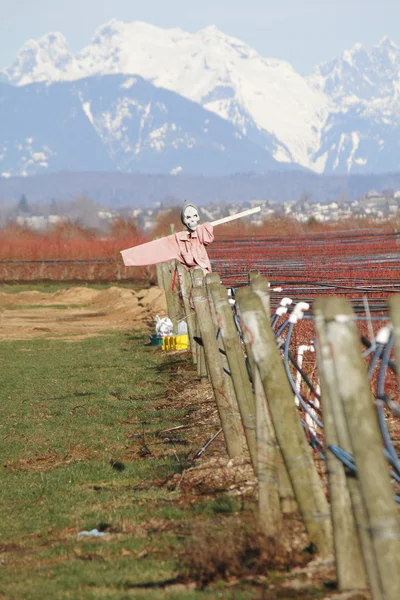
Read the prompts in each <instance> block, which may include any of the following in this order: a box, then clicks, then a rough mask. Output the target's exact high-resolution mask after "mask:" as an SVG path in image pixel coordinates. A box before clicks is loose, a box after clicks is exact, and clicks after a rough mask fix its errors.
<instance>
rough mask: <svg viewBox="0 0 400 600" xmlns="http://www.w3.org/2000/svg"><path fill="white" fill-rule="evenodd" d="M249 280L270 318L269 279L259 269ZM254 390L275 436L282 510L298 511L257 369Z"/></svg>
mask: <svg viewBox="0 0 400 600" xmlns="http://www.w3.org/2000/svg"><path fill="white" fill-rule="evenodd" d="M249 281H250V289H251V291H252V292H255V293H256V294H257V296H258V297H259V298H260V300H261V303H262V305H263V308H264V312H265V315H266V317H267V319H268V320H270V299H269V281H268V280H267V279H266V278H265V277H263V276H262V275H261V274H260V272H259V271H250V273H249ZM254 391H255V394H256V398H259V401H258V406H259V408H260V409H261V410H264V411H265V415H264V417H263V418H264V420H265V421H266V423H267V427H268V432H269V436H271V437H272V438H273V440H274V443H275V453H273V450H272V448H270V460H271V461H273V460H274V461H275V462H276V465H277V467H276V468H277V476H278V489H279V497H280V501H281V510H282V513H284V514H290V513H293V512H296V510H297V508H298V507H297V502H296V498H295V494H294V491H293V487H292V484H291V482H290V478H289V474H288V472H287V469H286V465H285V462H284V460H283V457H282V453H281V451H280V448H279V445H278V444H277V442H276V436H275V430H274V426H273V424H272V421H271V416H270V414H269V410H268V404H267V401H266V398H265V393H264V389H263V387H262V384H261V381H260V379H259V376H258V374H257V370H255V374H254ZM264 407H265V408H264Z"/></svg>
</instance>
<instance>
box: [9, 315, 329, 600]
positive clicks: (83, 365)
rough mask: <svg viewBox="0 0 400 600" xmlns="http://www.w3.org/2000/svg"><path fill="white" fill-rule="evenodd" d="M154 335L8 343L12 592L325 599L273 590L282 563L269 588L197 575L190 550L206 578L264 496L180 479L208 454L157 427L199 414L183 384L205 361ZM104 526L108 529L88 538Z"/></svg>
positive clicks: (36, 599) (16, 597)
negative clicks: (202, 492) (200, 493)
mask: <svg viewBox="0 0 400 600" xmlns="http://www.w3.org/2000/svg"><path fill="white" fill-rule="evenodd" d="M25 308H26V307H25ZM4 314H6V313H3V316H4ZM147 339H148V336H147V335H146V334H145V333H144V332H143V333H141V332H134V333H133V332H106V333H103V334H102V335H99V336H97V337H93V338H87V339H83V340H82V339H79V340H73V338H71V339H70V340H69V341H68V340H55V339H49V340H43V339H37V340H35V339H31V340H25V341H0V390H1V399H2V406H1V418H0V455H1V463H0V469H1V471H0V472H1V478H0V599H2V600H4V599H7V600H25V599H26V600H61V599H74V600H94V599H110V600H111V599H112V600H122V599H128V598H129V599H131V598H138V599H141V598H143V599H153V598H154V599H161V598H162V599H170V600H173V599H175V598H176V599H178V598H179V599H187V600H191V599H192V598H193V599H203V598H226V599H232V600H234V599H235V600H242V599H243V600H252V599H256V598H264V599H266V600H269V599H274V598H281V599H282V598H292V597H298V598H301V597H302V598H322V597H323V591H321V590H320V589H316V590H308V592H307V594H308V595H306V596H300V595H297V596H293V595H292V594H291V593H289V591H287V592H285V594H286V593H287V594H288V595H285V594H283V595H276V594H275V592H272V591H271V592H269V591H267V588H268V585H269V584H270V583H271V581H274V577H276V575H274V574H273V573H272V572H270V575H269V577H270V579H269V584H268V585H267V584H265V586H264V585H261V586H260V584H259V583H258V584H257V585H254V583H251V582H250V581H248V580H243V581H241V582H239V583H236V584H235V585H234V586H231V585H229V584H228V583H227V582H226V581H223V580H222V579H225V580H227V581H229V580H230V579H231V578H230V577H229V568H228V567H226V565H225V566H222V567H221V569H222V571H223V572H224V577H223V578H220V579H221V580H220V581H218V579H219V577H218V576H216V575H215V574H214V576H211V577H210V579H211V580H214V581H213V583H212V584H211V585H210V586H209V587H207V588H205V589H200V588H199V587H197V588H196V589H194V586H193V585H190V584H188V581H189V582H190V580H193V577H190V562H189V573H188V562H187V560H185V559H187V557H188V556H191V557H192V558H191V560H192V564H195V565H196V564H197V563H196V561H198V565H199V566H198V568H199V569H204V572H205V573H206V575H205V577H204V579H205V580H206V579H207V573H208V571H209V570H210V564H207V560H208V559H209V557H208V553H210V557H211V558H210V560H211V562H213V564H212V565H211V570H212V568H213V567H214V563H215V562H217V563H218V564H219V562H222V563H223V560H224V559H223V558H221V556H222V555H223V554H224V552H226V550H227V548H228V547H229V544H230V545H231V546H232V547H234V546H235V544H236V538H235V535H236V534H235V531H239V530H240V531H243V527H245V528H246V527H247V525H243V523H245V522H247V523H248V519H249V518H250V519H251V518H252V514H253V513H252V511H253V508H254V503H252V502H250V501H249V502H248V503H247V504H245V505H244V504H243V503H242V502H241V501H239V500H236V499H235V498H231V497H227V496H226V495H224V494H220V493H219V494H218V493H217V494H216V495H215V496H214V497H210V495H208V496H205V497H195V496H193V495H190V494H188V493H186V494H185V493H183V492H182V490H180V489H179V488H177V486H175V485H171V484H170V483H168V482H170V480H171V478H172V477H173V476H174V474H179V473H181V472H182V471H183V470H184V469H185V467H187V466H190V456H191V455H193V453H194V450H197V449H198V440H197V438H193V429H182V430H180V431H179V436H178V437H177V436H175V437H172V439H171V437H170V438H164V437H162V436H160V435H159V432H160V431H161V430H164V429H168V428H172V427H176V426H178V425H185V424H188V423H190V422H191V418H192V414H193V412H194V411H195V410H197V408H198V407H196V405H194V404H193V402H192V403H187V404H186V403H185V402H181V403H180V404H179V403H177V402H175V401H174V390H175V391H176V392H177V393H179V391H182V388H183V386H184V384H185V383H186V384H187V383H188V382H190V381H193V377H194V368H193V366H192V365H191V363H189V361H188V359H187V357H186V355H185V354H172V356H171V355H169V354H163V353H162V352H161V351H160V349H159V348H153V347H150V346H146V345H145V344H146V342H147ZM200 434H201V435H203V438H204V441H205V439H206V438H207V436H208V435H209V431H208V430H204V433H202V432H200ZM197 435H198V432H197ZM194 439H195V442H193V440H194ZM93 529H97V530H98V531H99V532H101V533H103V534H105V535H103V536H100V537H93V536H85V535H80V533H81V532H83V531H91V530H93ZM214 535H215V536H216V538H217V542H218V543H219V544H220V546H218V543H217V545H216V547H215V548H214V550H212V543H213V539H214V538H213V536H214ZM213 552H214V556H217V560H215V558H213ZM215 553H216V554H215ZM220 559H221V560H220ZM226 560H228V559H226ZM229 560H230V559H229ZM246 560H247V559H246ZM193 561H194V563H193ZM239 566H240V565H239ZM244 567H246V565H244ZM196 568H197V567H196ZM218 568H219V566H218ZM224 569H225V571H224ZM237 569H238V567H236V570H237ZM192 575H193V566H192ZM195 579H196V578H195ZM200 587H201V586H200Z"/></svg>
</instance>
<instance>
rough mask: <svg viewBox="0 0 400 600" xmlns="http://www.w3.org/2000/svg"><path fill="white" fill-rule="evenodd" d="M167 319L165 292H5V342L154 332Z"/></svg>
mask: <svg viewBox="0 0 400 600" xmlns="http://www.w3.org/2000/svg"><path fill="white" fill-rule="evenodd" d="M157 314H158V315H159V316H160V317H164V316H166V303H165V294H164V291H163V290H161V289H160V288H158V287H151V288H149V289H144V290H140V291H134V290H130V289H126V288H119V287H110V288H108V289H105V290H95V289H91V288H86V287H71V288H67V289H63V290H59V291H57V292H55V293H43V292H37V291H29V292H19V293H15V294H12V293H4V292H2V293H1V292H0V339H1V340H7V339H13V340H15V339H28V338H32V337H35V338H38V337H46V338H49V337H50V338H51V337H57V338H60V337H61V338H64V339H68V338H70V339H71V341H73V340H74V339H75V340H76V339H81V338H82V337H87V336H93V335H99V334H101V332H102V331H112V330H129V329H142V328H149V330H154V323H155V316H156V315H157Z"/></svg>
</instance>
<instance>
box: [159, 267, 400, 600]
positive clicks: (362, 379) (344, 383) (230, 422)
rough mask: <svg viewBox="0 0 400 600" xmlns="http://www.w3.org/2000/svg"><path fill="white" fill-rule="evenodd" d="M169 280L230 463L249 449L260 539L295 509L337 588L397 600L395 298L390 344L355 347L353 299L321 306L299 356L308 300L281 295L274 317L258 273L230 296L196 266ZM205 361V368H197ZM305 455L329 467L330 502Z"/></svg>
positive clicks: (380, 340)
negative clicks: (298, 336)
mask: <svg viewBox="0 0 400 600" xmlns="http://www.w3.org/2000/svg"><path fill="white" fill-rule="evenodd" d="M174 269H175V267H172V268H171V267H170V276H171V277H170V278H169V279H168V278H166V279H165V280H164V276H163V278H162V283H163V285H164V287H165V282H166V281H167V282H168V283H167V285H171V288H172V284H171V278H172V281H173V280H174V278H173V274H172V275H171V273H172V272H173V271H174ZM199 271H200V272H199ZM177 272H179V278H178V281H179V286H177V287H175V288H174V290H173V291H172V295H174V296H175V297H176V299H177V298H178V294H180V296H181V304H182V307H183V308H182V310H183V311H184V315H185V318H186V320H187V323H188V332H189V338H190V339H191V340H192V341H191V344H190V349H191V355H192V358H193V361H194V362H196V361H197V368H198V375H199V378H202V379H203V380H204V378H205V377H207V373H208V375H209V377H210V380H211V384H212V387H213V390H214V396H215V399H216V403H217V407H218V411H219V415H220V419H221V425H222V429H223V434H224V437H225V443H226V446H227V450H228V455H229V456H230V457H234V456H242V455H243V451H244V448H243V447H244V446H245V447H246V450H245V452H246V453H247V452H248V454H249V459H250V460H251V462H252V464H253V467H254V470H255V473H256V476H257V481H258V498H259V521H260V529H261V531H263V532H264V533H265V534H266V535H269V536H271V537H277V536H278V535H279V531H280V530H281V527H284V526H285V522H284V519H283V518H282V514H283V513H284V512H287V511H288V506H289V507H290V508H289V510H293V509H295V507H296V503H297V505H298V507H299V510H300V513H301V515H302V519H303V522H304V525H305V527H306V531H307V533H308V535H309V538H310V541H311V542H312V543H313V544H314V546H315V548H316V550H317V552H318V553H319V554H320V555H321V556H329V555H330V553H331V551H332V549H334V553H335V559H336V570H337V580H338V587H339V589H340V590H342V591H345V590H355V589H366V588H369V589H370V591H371V594H372V598H373V600H395V599H396V600H397V598H399V597H400V523H399V515H398V508H397V504H396V500H398V501H399V500H400V497H399V496H398V495H397V496H396V495H395V492H394V488H393V483H394V485H395V486H396V485H398V484H399V483H400V461H399V460H398V458H397V455H396V452H395V448H394V446H393V444H392V442H391V438H390V435H389V431H388V430H387V425H386V420H385V410H386V409H384V406H385V407H386V408H388V409H390V410H391V411H392V412H393V414H395V415H397V416H400V405H399V404H398V403H397V401H396V399H395V398H393V394H392V393H390V394H389V393H388V392H389V390H388V388H387V386H386V381H387V380H388V378H389V379H390V377H392V379H393V377H394V378H396V386H397V369H396V365H395V363H394V362H393V360H392V359H391V355H390V352H391V348H392V345H393V341H394V343H395V344H396V350H397V355H399V353H400V335H399V331H400V297H399V296H394V297H392V298H391V299H390V302H389V305H390V310H391V317H392V321H393V324H394V332H395V337H394V338H393V335H391V334H390V332H391V329H390V326H389V327H388V326H387V325H386V329H387V330H388V331H386V333H385V335H384V334H383V333H382V332H380V333H379V334H378V335H377V338H376V340H370V341H369V340H368V338H367V337H366V336H365V335H361V342H362V344H363V347H361V345H360V341H359V338H360V335H359V332H358V330H357V328H356V320H357V318H358V317H356V315H355V313H354V311H353V310H352V307H351V305H350V303H349V302H348V301H347V300H344V299H343V298H336V297H321V298H318V299H317V300H315V302H314V303H313V323H314V324H315V330H316V333H317V335H316V339H315V341H314V340H313V341H311V342H310V343H309V344H308V345H307V346H305V348H306V350H305V352H306V354H305V355H303V354H302V356H301V357H298V356H296V354H295V352H293V339H294V335H295V333H294V332H296V331H297V329H299V328H300V329H301V327H303V328H304V327H306V328H307V327H308V329H310V326H311V321H310V318H309V317H308V315H307V317H308V320H305V319H302V317H304V314H303V312H304V310H308V308H309V306H308V304H305V303H304V302H298V303H297V304H296V305H294V304H292V303H291V299H290V298H283V299H282V300H281V303H280V305H279V307H277V308H275V307H276V304H275V306H274V308H275V312H274V313H273V314H272V315H271V308H270V293H269V292H270V289H269V284H268V282H267V280H266V279H265V278H264V277H262V276H261V275H260V273H259V272H257V270H253V271H251V272H250V273H248V278H247V281H248V284H249V285H248V286H245V287H242V288H240V289H236V290H232V291H233V293H234V296H235V298H234V299H233V298H232V297H228V295H227V290H226V288H224V287H223V286H222V285H221V283H220V280H219V277H218V276H216V275H215V274H212V275H207V277H206V287H205V285H204V278H203V273H202V272H201V270H199V269H196V270H192V272H191V277H189V276H188V272H187V271H184V269H183V270H182V267H181V266H180V267H178V270H177ZM160 279H161V278H160ZM178 288H179V289H178ZM190 288H191V289H190ZM166 291H167V290H166ZM167 295H168V291H167ZM171 306H177V305H176V303H175V304H174V305H172V304H171ZM193 308H194V311H195V315H193ZM274 308H273V309H272V311H273V310H274ZM168 311H170V305H168ZM173 311H174V308H172V313H173ZM190 317H191V318H190ZM384 318H385V317H384V316H382V320H384ZM296 328H297V329H296ZM384 329H385V327H384V328H383V329H382V331H383V330H384ZM396 334H397V336H396ZM314 349H315V352H314ZM303 351H304V350H303ZM307 352H308V353H311V352H312V355H313V360H316V362H315V363H314V367H313V368H314V371H313V372H312V373H307V372H306V370H307V368H306V367H305V365H306V364H307V358H305V357H306V356H307ZM201 356H203V360H204V361H205V363H206V364H207V369H205V368H204V367H203V370H202V369H201V367H200V365H199V363H201ZM315 356H316V359H315ZM300 358H301V361H302V365H299V362H300ZM366 362H369V367H368V369H367V366H366ZM293 369H294V370H295V372H296V373H298V374H300V381H303V382H304V386H305V388H306V390H307V394H306V396H307V397H306V396H305V394H304V392H302V390H301V387H300V386H299V381H298V378H295V377H293V372H292V370H293ZM317 369H318V372H317ZM228 381H229V383H230V385H229V383H227V382H228ZM371 383H372V385H373V386H374V388H375V398H377V400H378V404H377V407H376V408H377V410H374V398H373V394H372V390H371ZM320 388H321V390H320ZM229 390H231V391H229ZM232 390H233V393H232ZM294 397H295V400H296V402H295V401H294ZM396 411H397V412H396ZM299 416H300V418H299ZM385 454H386V457H385ZM313 455H314V457H315V456H317V455H320V456H321V457H323V459H324V460H325V459H326V465H327V469H326V471H327V476H328V485H329V493H328V498H329V504H328V500H327V495H326V494H325V492H324V486H323V481H322V480H321V478H320V476H319V475H318V473H317V469H316V466H315V463H314V460H313ZM282 457H283V461H282V459H281V458H282ZM280 459H281V460H280ZM293 491H294V495H295V500H294V497H293ZM332 532H333V535H332Z"/></svg>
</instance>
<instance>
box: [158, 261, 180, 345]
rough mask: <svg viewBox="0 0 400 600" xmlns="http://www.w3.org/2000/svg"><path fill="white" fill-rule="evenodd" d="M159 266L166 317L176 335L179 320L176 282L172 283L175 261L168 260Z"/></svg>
mask: <svg viewBox="0 0 400 600" xmlns="http://www.w3.org/2000/svg"><path fill="white" fill-rule="evenodd" d="M160 264H161V270H162V280H163V285H164V291H165V299H166V301H167V311H168V317H169V318H170V319H171V321H172V325H173V332H174V333H177V331H178V318H179V301H178V294H177V292H176V285H177V282H176V281H175V282H174V272H175V260H170V261H168V262H164V263H160ZM173 286H174V289H173Z"/></svg>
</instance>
